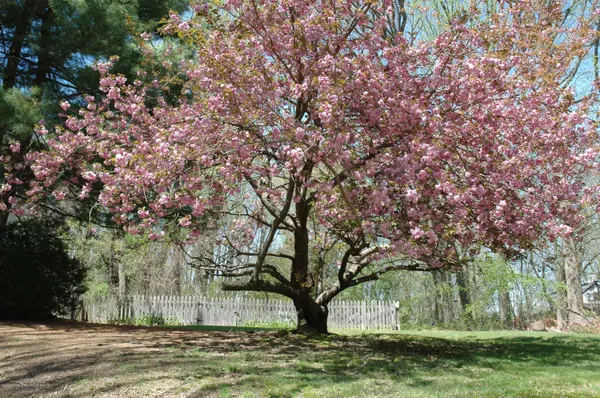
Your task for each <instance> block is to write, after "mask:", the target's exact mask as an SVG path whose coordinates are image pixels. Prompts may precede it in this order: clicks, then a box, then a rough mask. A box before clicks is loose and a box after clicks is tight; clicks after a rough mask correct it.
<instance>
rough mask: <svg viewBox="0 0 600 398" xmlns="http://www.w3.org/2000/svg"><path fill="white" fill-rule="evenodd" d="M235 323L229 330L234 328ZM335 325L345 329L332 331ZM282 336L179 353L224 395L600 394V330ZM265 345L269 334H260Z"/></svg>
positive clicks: (433, 395) (587, 395)
mask: <svg viewBox="0 0 600 398" xmlns="http://www.w3.org/2000/svg"><path fill="white" fill-rule="evenodd" d="M230 329H231V328H230ZM338 333H344V332H342V331H338ZM359 333H360V332H351V333H347V332H346V333H345V335H343V334H341V335H336V336H331V337H320V338H319V337H317V338H306V337H302V336H290V337H289V338H288V341H287V342H286V341H285V339H283V338H279V339H277V340H278V342H277V343H276V344H274V345H273V348H272V349H271V350H269V351H267V352H262V351H261V350H259V349H248V347H244V349H242V350H239V351H237V350H232V352H230V353H228V354H227V355H226V356H220V355H215V354H214V353H211V352H207V351H205V350H198V351H191V352H188V351H185V350H182V351H181V352H179V355H181V356H183V357H184V358H187V359H189V360H192V361H193V359H194V358H195V357H198V358H202V361H201V364H199V367H200V368H201V369H203V371H204V372H207V373H210V374H219V372H221V374H223V372H224V374H227V375H228V376H227V377H226V379H229V380H231V383H228V382H223V381H221V382H217V380H219V378H218V377H216V378H215V383H216V384H215V386H217V385H219V383H221V384H222V386H221V387H219V388H220V390H219V391H220V392H221V393H222V395H223V396H248V397H252V396H256V395H259V396H271V397H291V396H297V395H298V396H306V397H321V396H344V397H346V396H364V397H375V396H381V397H384V396H390V397H392V396H405V397H448V396H459V397H463V396H472V397H482V396H485V397H502V396H510V397H513V396H518V397H548V396H556V397H563V396H582V397H584V396H585V397H589V396H598V397H600V336H595V335H585V334H560V333H543V332H539V333H536V332H508V331H504V332H452V331H421V332H418V331H400V332H395V333H390V334H373V333H366V334H359ZM257 338H258V339H262V340H264V341H262V342H261V343H262V344H265V345H269V341H271V339H272V337H268V336H265V337H260V334H259V335H258V336H257Z"/></svg>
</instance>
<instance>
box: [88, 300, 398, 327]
mask: <svg viewBox="0 0 600 398" xmlns="http://www.w3.org/2000/svg"><path fill="white" fill-rule="evenodd" d="M397 309H398V304H397V303H396V302H393V301H343V300H337V301H333V302H331V303H330V304H329V319H328V325H329V327H330V328H334V329H363V330H364V329H399V324H398V313H397ZM144 317H156V318H161V319H163V320H165V321H167V322H171V323H177V324H183V325H215V326H252V325H266V324H286V325H290V326H293V325H295V323H296V319H297V318H296V309H295V308H294V304H293V303H292V301H291V300H273V299H253V298H245V297H235V298H206V297H192V296H131V297H129V298H127V299H126V300H123V302H122V303H119V302H118V301H117V300H116V298H110V297H109V298H93V297H84V298H83V300H82V305H81V311H80V313H79V315H78V319H80V320H84V321H88V322H94V323H110V322H115V321H120V322H123V321H131V322H133V321H135V320H139V319H141V318H144Z"/></svg>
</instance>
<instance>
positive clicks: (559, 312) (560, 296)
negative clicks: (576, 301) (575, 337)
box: [554, 261, 569, 329]
mask: <svg viewBox="0 0 600 398" xmlns="http://www.w3.org/2000/svg"><path fill="white" fill-rule="evenodd" d="M554 272H555V274H556V282H557V284H556V285H557V286H556V304H555V307H556V323H557V326H558V328H559V329H566V328H567V327H568V326H569V315H568V312H567V307H568V305H567V292H566V290H565V283H566V277H565V267H564V264H563V262H562V261H557V262H556V265H555V271H554Z"/></svg>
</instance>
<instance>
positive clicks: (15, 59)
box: [2, 13, 30, 90]
mask: <svg viewBox="0 0 600 398" xmlns="http://www.w3.org/2000/svg"><path fill="white" fill-rule="evenodd" d="M29 24H30V21H29V20H28V18H27V15H25V14H24V13H23V14H21V15H20V16H19V18H18V19H17V21H16V22H15V33H14V35H13V38H12V41H11V43H10V48H9V49H8V56H7V57H6V58H7V59H6V67H5V68H4V74H3V76H2V85H3V87H4V90H8V89H11V88H13V87H14V86H15V84H16V83H17V74H18V71H19V61H20V60H21V51H22V50H23V43H24V42H25V37H26V36H27V31H28V30H29Z"/></svg>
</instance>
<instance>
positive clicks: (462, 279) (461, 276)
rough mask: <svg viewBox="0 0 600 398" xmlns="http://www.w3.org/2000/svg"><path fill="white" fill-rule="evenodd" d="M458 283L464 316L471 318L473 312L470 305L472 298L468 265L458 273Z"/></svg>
mask: <svg viewBox="0 0 600 398" xmlns="http://www.w3.org/2000/svg"><path fill="white" fill-rule="evenodd" d="M456 284H457V285H458V297H459V299H460V307H461V308H462V312H463V316H465V319H470V316H471V312H470V311H469V306H470V305H471V300H470V298H469V279H468V270H467V266H466V265H464V266H463V269H461V270H460V271H458V272H457V273H456Z"/></svg>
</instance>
